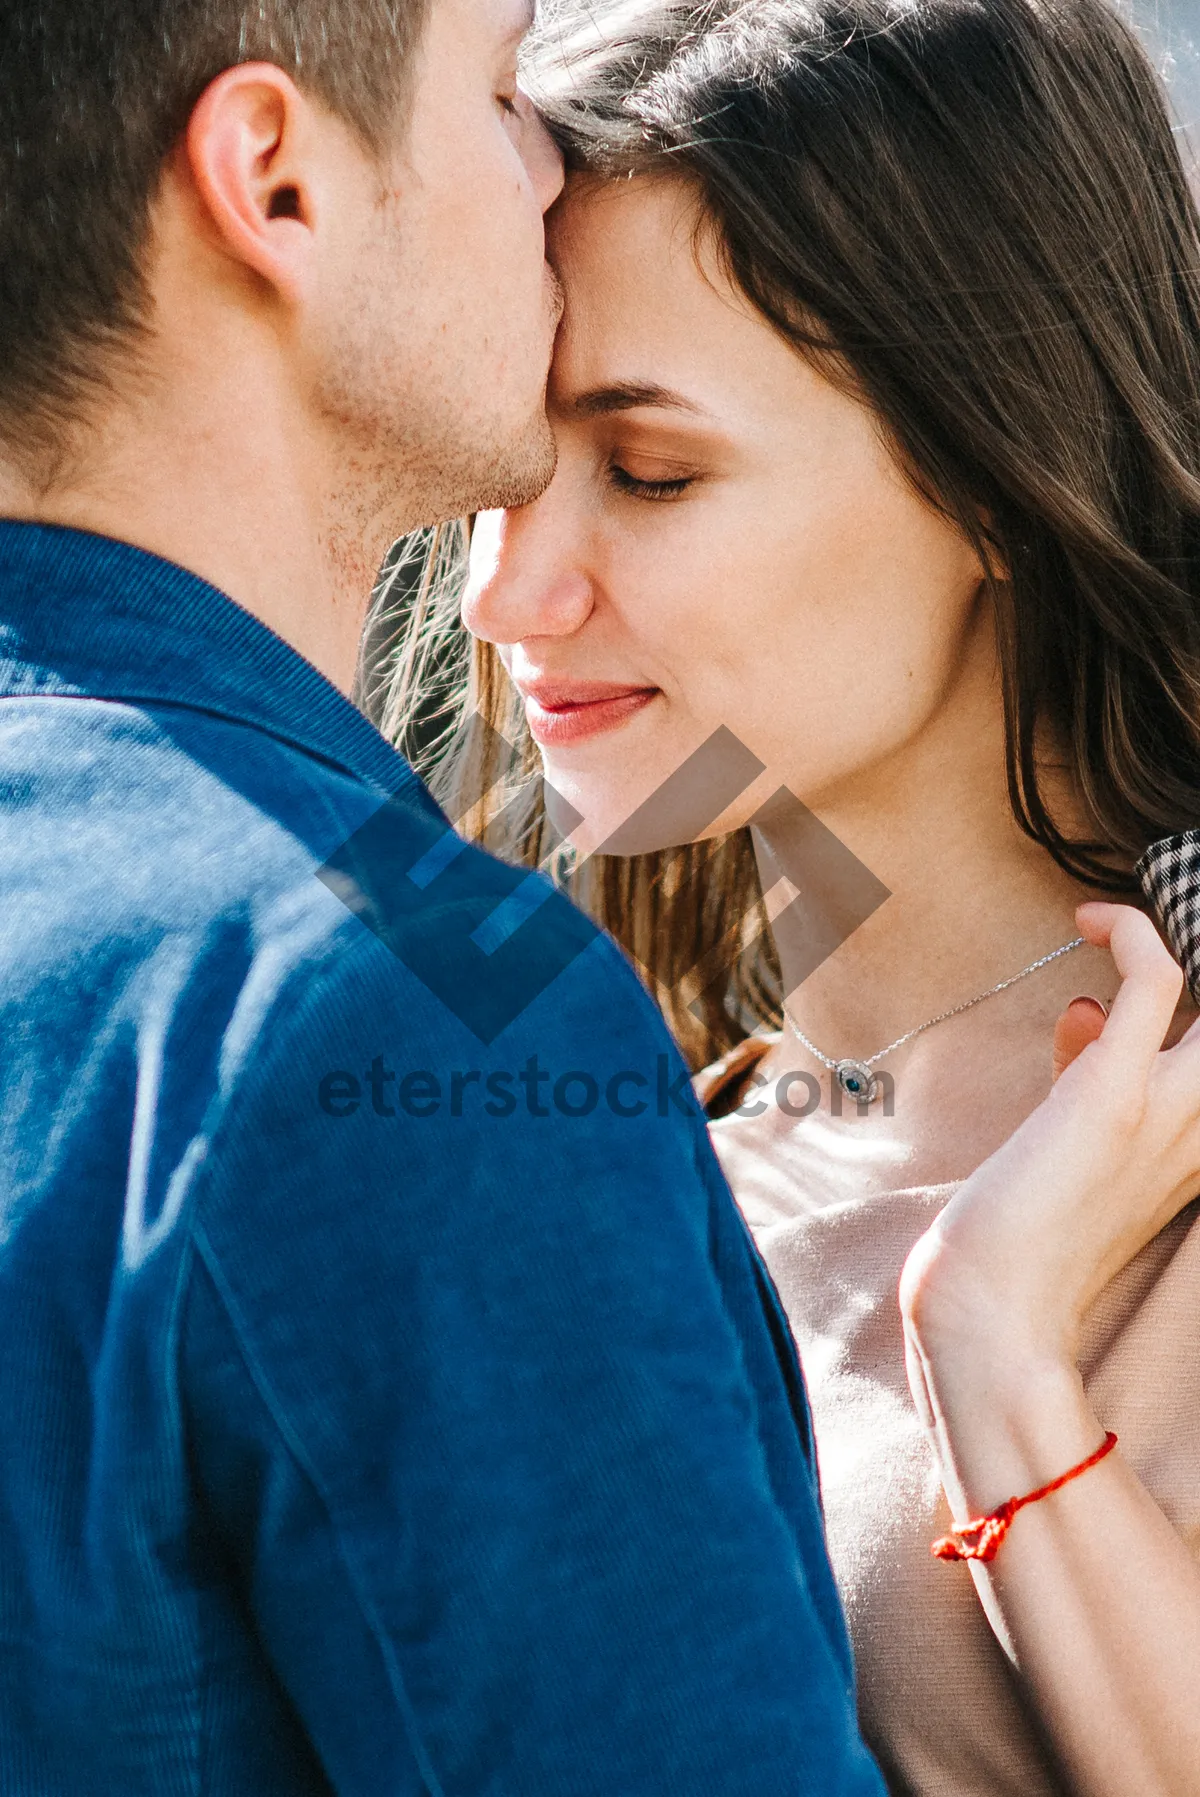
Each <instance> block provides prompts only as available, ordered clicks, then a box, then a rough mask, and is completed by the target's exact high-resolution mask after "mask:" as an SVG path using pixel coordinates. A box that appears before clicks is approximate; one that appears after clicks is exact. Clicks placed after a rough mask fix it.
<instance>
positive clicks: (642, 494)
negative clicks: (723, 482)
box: [608, 462, 696, 500]
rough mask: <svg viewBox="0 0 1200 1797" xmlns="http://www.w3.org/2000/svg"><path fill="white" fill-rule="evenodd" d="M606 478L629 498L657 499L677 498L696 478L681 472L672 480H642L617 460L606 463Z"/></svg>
mask: <svg viewBox="0 0 1200 1797" xmlns="http://www.w3.org/2000/svg"><path fill="white" fill-rule="evenodd" d="M608 478H609V480H610V481H611V483H612V485H613V486H614V487H615V488H616V489H617V491H618V493H625V494H627V495H628V496H629V497H630V498H631V499H658V500H663V499H678V498H679V497H680V495H681V494H682V493H686V491H687V489H688V488H689V487H690V486H692V485H693V483H694V482H695V479H696V477H695V475H694V474H682V475H678V476H677V477H676V478H675V479H673V480H643V479H642V478H641V477H640V476H639V475H636V474H630V472H629V470H628V468H622V466H621V464H620V463H619V462H610V463H609V464H608Z"/></svg>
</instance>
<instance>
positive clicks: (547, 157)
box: [520, 94, 566, 212]
mask: <svg viewBox="0 0 1200 1797" xmlns="http://www.w3.org/2000/svg"><path fill="white" fill-rule="evenodd" d="M520 106H521V124H522V131H521V156H522V159H523V160H524V163H525V167H526V168H527V169H528V170H529V178H530V180H531V181H532V182H533V187H534V191H535V193H536V194H537V197H538V200H539V202H540V204H541V208H542V211H543V212H548V211H549V209H550V207H551V206H553V204H554V202H555V200H556V199H557V198H558V196H559V194H560V193H561V192H562V190H563V182H564V180H565V178H566V177H565V173H564V170H563V159H562V151H561V150H560V149H559V147H558V145H557V144H556V143H555V141H554V139H553V138H552V137H551V135H550V133H549V132H548V131H547V129H546V127H545V125H544V124H543V123H542V117H541V114H540V113H539V112H538V110H537V108H536V107H535V106H534V104H533V101H532V100H530V99H529V98H528V96H527V95H525V94H522V95H521V99H520Z"/></svg>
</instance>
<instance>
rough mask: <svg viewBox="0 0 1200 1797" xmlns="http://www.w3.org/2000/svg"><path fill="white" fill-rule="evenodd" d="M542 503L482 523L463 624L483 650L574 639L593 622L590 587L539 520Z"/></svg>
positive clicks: (475, 535) (474, 541)
mask: <svg viewBox="0 0 1200 1797" xmlns="http://www.w3.org/2000/svg"><path fill="white" fill-rule="evenodd" d="M541 503H542V502H541V501H538V500H535V502H534V503H533V504H532V505H525V506H519V507H516V508H514V509H513V510H510V511H507V512H480V513H479V515H478V517H477V518H476V520H475V527H474V529H473V531H472V533H471V566H470V574H469V577H468V581H467V590H466V593H465V594H464V596H463V604H462V619H463V623H464V624H465V625H466V627H467V629H468V630H469V631H470V632H471V634H472V636H477V637H480V638H482V639H483V641H484V642H488V643H497V644H501V645H503V644H507V643H520V642H524V641H526V640H527V639H529V638H531V637H541V636H572V635H573V634H574V633H575V631H577V630H578V629H580V628H581V626H582V625H583V624H584V623H586V621H587V619H588V618H589V617H590V616H591V612H592V607H593V604H594V593H593V588H592V582H591V579H590V577H589V575H588V574H587V572H586V570H585V569H584V568H583V567H582V566H581V565H580V561H579V558H578V556H575V555H571V554H569V553H566V552H565V551H564V547H563V546H561V545H559V544H558V543H557V542H556V540H555V533H554V532H553V531H552V529H550V528H547V527H546V524H547V522H548V521H546V520H545V519H544V517H540V516H538V513H539V508H540V506H541Z"/></svg>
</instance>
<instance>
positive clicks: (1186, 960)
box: [1133, 830, 1200, 1004]
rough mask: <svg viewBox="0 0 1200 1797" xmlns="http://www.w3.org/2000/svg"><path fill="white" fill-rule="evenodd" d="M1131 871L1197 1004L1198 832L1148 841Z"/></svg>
mask: <svg viewBox="0 0 1200 1797" xmlns="http://www.w3.org/2000/svg"><path fill="white" fill-rule="evenodd" d="M1133 871H1134V873H1135V874H1136V875H1137V878H1138V879H1139V880H1140V881H1141V885H1142V891H1143V892H1144V893H1145V895H1146V897H1147V899H1148V900H1149V901H1150V904H1151V906H1152V907H1153V909H1154V915H1155V916H1156V917H1157V919H1158V921H1159V923H1160V925H1161V926H1162V929H1163V932H1164V934H1165V935H1166V938H1167V941H1168V942H1169V943H1170V944H1171V948H1172V951H1173V953H1174V955H1175V959H1176V960H1177V961H1178V962H1179V965H1180V966H1181V967H1182V968H1183V971H1184V976H1185V978H1186V979H1187V983H1188V990H1189V991H1190V992H1191V995H1192V997H1193V998H1194V999H1195V1000H1196V1003H1197V1004H1200V830H1184V831H1183V832H1182V834H1181V835H1179V836H1164V837H1163V839H1162V841H1161V842H1152V843H1151V844H1150V847H1149V848H1148V849H1147V850H1146V853H1145V854H1144V855H1143V856H1142V858H1141V860H1140V861H1139V862H1138V863H1137V866H1136V867H1135V868H1134V870H1133Z"/></svg>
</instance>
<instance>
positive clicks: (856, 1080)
mask: <svg viewBox="0 0 1200 1797" xmlns="http://www.w3.org/2000/svg"><path fill="white" fill-rule="evenodd" d="M833 1077H834V1078H835V1079H836V1080H837V1083H838V1085H839V1086H840V1087H841V1088H842V1091H843V1092H844V1093H845V1094H846V1097H847V1098H852V1099H853V1100H854V1102H855V1104H873V1103H874V1101H875V1100H876V1099H877V1098H878V1097H879V1081H878V1080H877V1079H876V1078H875V1075H874V1074H873V1073H872V1072H871V1069H870V1068H869V1067H868V1066H867V1065H866V1063H865V1061H839V1062H838V1063H837V1065H836V1067H835V1068H834V1070H833Z"/></svg>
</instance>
